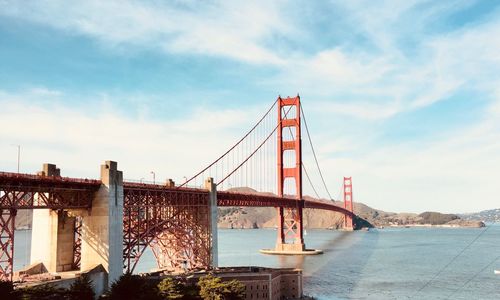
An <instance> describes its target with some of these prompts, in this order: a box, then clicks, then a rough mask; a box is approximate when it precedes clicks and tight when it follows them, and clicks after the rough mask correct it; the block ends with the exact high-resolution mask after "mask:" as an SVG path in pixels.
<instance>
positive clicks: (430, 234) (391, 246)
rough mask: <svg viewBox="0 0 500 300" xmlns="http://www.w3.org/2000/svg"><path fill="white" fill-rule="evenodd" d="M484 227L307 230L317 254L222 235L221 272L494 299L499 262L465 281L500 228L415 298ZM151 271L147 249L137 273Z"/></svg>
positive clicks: (490, 255)
mask: <svg viewBox="0 0 500 300" xmlns="http://www.w3.org/2000/svg"><path fill="white" fill-rule="evenodd" d="M482 230H484V229H482V228H478V229H476V228H459V229H458V228H432V229H430V228H394V229H383V230H372V231H368V232H366V231H356V232H339V231H330V230H308V231H307V233H308V234H307V236H306V243H307V245H308V247H310V248H317V249H322V250H324V254H323V255H318V256H304V257H300V256H269V255H263V254H260V253H259V252H258V250H259V249H261V248H269V247H272V246H273V245H274V242H275V239H276V231H274V230H265V229H256V230H249V229H247V230H220V231H219V262H220V265H221V266H248V265H257V266H268V267H297V268H301V269H303V272H304V291H305V293H306V294H308V295H311V296H314V297H316V298H317V299H410V297H411V296H413V298H411V299H447V298H449V299H500V275H494V274H493V270H494V269H500V260H498V261H497V262H496V263H494V264H493V265H492V266H490V267H488V268H487V269H485V270H484V272H481V273H480V274H479V275H478V276H477V277H476V278H474V279H473V280H472V281H470V283H469V284H467V285H466V286H465V287H463V289H461V290H460V291H459V292H457V293H456V294H453V295H452V296H451V297H449V296H450V295H451V294H452V293H453V291H455V290H456V289H458V288H460V287H462V286H463V285H464V283H466V281H467V280H469V279H470V278H471V277H473V276H474V275H475V274H476V273H477V272H478V271H480V270H481V269H482V268H483V267H485V266H486V265H487V264H488V263H490V262H491V261H492V260H493V259H494V258H495V257H498V255H500V225H492V226H490V227H489V228H488V229H487V231H486V232H484V233H483V234H482V235H481V237H479V238H478V239H477V240H476V241H475V242H474V243H473V244H472V245H471V246H470V247H469V248H468V249H467V250H466V251H464V252H463V254H462V255H460V256H459V257H458V258H457V259H456V260H455V261H454V262H453V263H452V264H450V266H449V267H448V268H447V269H446V270H445V271H444V272H443V273H442V274H441V275H440V276H438V277H437V278H436V279H435V280H433V281H432V283H431V284H429V285H428V286H427V287H426V288H425V289H423V290H422V291H421V292H420V293H419V294H415V292H416V290H418V289H419V288H421V287H422V286H423V285H424V284H425V283H426V282H427V281H428V280H429V279H431V278H432V277H433V276H434V275H435V274H436V273H437V272H438V271H439V270H440V269H441V268H442V267H443V266H445V265H446V264H448V263H449V262H450V261H451V259H452V258H453V257H455V256H456V255H457V254H458V253H459V252H460V251H462V249H464V248H465V247H466V246H467V244H469V243H470V242H471V241H472V240H473V239H474V238H476V237H477V236H478V234H480V232H481V231H482ZM29 235H30V233H29V232H26V231H25V232H16V255H17V256H16V260H15V266H14V267H15V269H17V268H19V267H21V266H22V265H23V264H25V263H26V262H25V261H26V259H25V258H26V257H27V256H28V255H29V253H27V252H26V250H25V249H26V243H27V242H28V244H29V239H28V238H27V237H28V236H29ZM154 267H155V261H154V257H153V255H152V253H151V252H150V251H146V252H145V254H144V256H143V257H142V258H141V261H140V263H139V265H138V267H137V271H138V272H144V271H148V270H150V269H151V268H154Z"/></svg>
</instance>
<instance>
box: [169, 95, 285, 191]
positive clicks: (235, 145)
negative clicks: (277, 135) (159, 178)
mask: <svg viewBox="0 0 500 300" xmlns="http://www.w3.org/2000/svg"><path fill="white" fill-rule="evenodd" d="M278 99H279V98H278ZM278 99H276V101H274V103H273V105H272V106H271V107H270V108H269V109H268V110H267V112H266V113H265V114H264V116H262V118H261V119H260V120H259V121H258V122H257V124H255V125H254V126H253V127H252V129H250V131H248V132H247V134H245V135H244V136H243V137H242V138H241V139H240V140H239V141H238V142H237V143H236V144H234V146H232V147H231V148H229V150H227V151H226V152H225V153H224V154H222V155H221V156H220V157H219V158H217V159H216V160H215V161H214V162H212V163H211V164H209V165H208V166H207V167H206V168H204V169H203V170H201V171H200V172H198V173H196V174H195V175H194V176H193V177H191V178H189V179H188V180H186V181H185V182H184V183H182V184H181V185H179V186H178V187H177V188H180V187H183V186H185V185H186V184H188V183H189V182H190V181H191V180H193V179H195V178H196V177H198V176H199V175H200V174H203V172H205V171H206V170H208V169H209V168H210V167H212V166H213V165H215V164H216V163H217V162H219V161H220V160H221V159H223V158H224V157H225V156H226V155H227V154H228V153H229V152H231V151H232V150H233V149H234V148H236V147H237V146H238V145H239V144H240V143H241V142H242V141H243V140H245V139H246V138H247V137H248V136H249V135H250V133H252V132H253V131H254V130H255V128H257V126H259V124H260V123H261V122H262V121H263V120H264V119H265V118H266V117H267V115H268V114H269V112H271V110H272V109H273V108H274V106H275V105H276V103H277V102H278Z"/></svg>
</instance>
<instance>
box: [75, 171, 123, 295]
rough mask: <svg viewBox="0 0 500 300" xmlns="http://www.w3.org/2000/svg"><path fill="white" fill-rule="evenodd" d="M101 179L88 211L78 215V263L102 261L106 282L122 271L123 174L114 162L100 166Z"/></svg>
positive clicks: (91, 264) (87, 265) (88, 264)
mask: <svg viewBox="0 0 500 300" xmlns="http://www.w3.org/2000/svg"><path fill="white" fill-rule="evenodd" d="M101 181H102V185H101V187H100V189H99V190H98V191H97V193H96V194H95V196H94V199H93V201H92V209H91V211H90V212H89V213H88V214H87V215H85V214H84V215H83V216H82V227H81V260H80V266H81V270H89V269H91V268H93V267H95V266H96V265H99V264H102V266H103V267H104V268H105V269H106V271H107V272H108V285H110V284H111V283H112V282H114V281H116V280H117V279H118V278H119V277H120V276H121V275H122V274H123V174H122V172H121V171H118V169H117V163H116V162H114V161H106V163H105V164H104V165H101Z"/></svg>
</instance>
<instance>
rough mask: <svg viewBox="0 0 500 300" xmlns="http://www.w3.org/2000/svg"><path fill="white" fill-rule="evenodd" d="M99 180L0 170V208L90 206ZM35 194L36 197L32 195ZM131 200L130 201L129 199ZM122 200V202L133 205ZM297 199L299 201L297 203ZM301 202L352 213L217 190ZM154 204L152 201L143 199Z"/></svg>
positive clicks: (130, 185)
mask: <svg viewBox="0 0 500 300" xmlns="http://www.w3.org/2000/svg"><path fill="white" fill-rule="evenodd" d="M100 186H101V180H97V179H82V178H69V177H60V176H41V175H33V174H18V173H7V172H0V209H8V210H12V209H14V210H17V209H40V208H48V209H76V208H87V209H90V208H91V207H92V197H93V193H95V192H96V191H97V190H98V189H99V187H100ZM123 189H124V193H125V194H128V193H132V192H133V191H136V192H140V193H139V194H140V195H142V196H144V197H146V196H148V197H151V196H153V195H155V196H154V197H153V198H155V197H158V196H163V197H171V198H172V199H176V200H175V201H185V200H187V199H188V197H187V195H193V194H200V193H201V194H206V196H207V197H208V194H209V192H208V191H207V190H206V189H198V188H186V187H182V188H179V187H175V186H167V185H161V184H150V183H137V182H127V181H124V182H123ZM35 194H38V195H39V197H35ZM132 202H133V201H132ZM132 202H128V201H125V203H124V206H127V205H134V204H133V203H132ZM297 202H299V203H297ZM300 202H302V205H303V207H304V208H311V209H322V210H330V211H335V212H339V213H342V214H344V215H348V216H352V217H354V215H355V214H354V213H352V212H351V211H348V210H346V209H344V208H343V207H340V206H337V205H335V204H334V203H331V202H326V201H319V200H310V199H303V200H302V201H299V200H297V199H296V198H293V197H278V196H276V195H272V194H264V193H241V192H230V191H218V192H217V206H221V207H228V206H237V207H242V206H249V207H297V206H298V204H300ZM147 203H148V204H150V205H154V203H153V202H147Z"/></svg>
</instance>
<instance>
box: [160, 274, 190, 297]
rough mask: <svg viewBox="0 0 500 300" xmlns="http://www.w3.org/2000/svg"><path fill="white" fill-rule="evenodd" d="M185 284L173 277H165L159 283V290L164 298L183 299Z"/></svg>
mask: <svg viewBox="0 0 500 300" xmlns="http://www.w3.org/2000/svg"><path fill="white" fill-rule="evenodd" d="M183 289H184V285H183V284H181V283H180V282H179V281H177V280H175V279H173V278H170V277H169V278H165V279H163V280H162V281H161V282H160V283H159V284H158V291H159V294H160V296H161V297H162V298H163V299H182V298H183V297H184V293H183Z"/></svg>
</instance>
